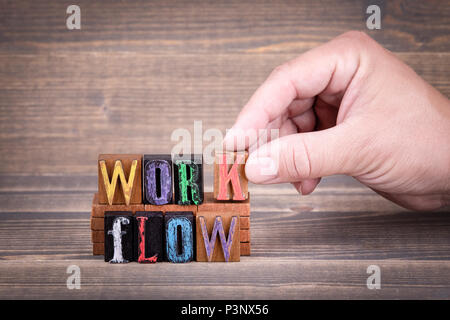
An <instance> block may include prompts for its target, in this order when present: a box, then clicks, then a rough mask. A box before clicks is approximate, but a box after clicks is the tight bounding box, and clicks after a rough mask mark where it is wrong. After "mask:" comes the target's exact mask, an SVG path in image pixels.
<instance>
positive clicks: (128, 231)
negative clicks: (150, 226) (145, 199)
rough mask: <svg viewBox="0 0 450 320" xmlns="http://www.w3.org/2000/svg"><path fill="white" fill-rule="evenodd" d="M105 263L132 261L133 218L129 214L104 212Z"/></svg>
mask: <svg viewBox="0 0 450 320" xmlns="http://www.w3.org/2000/svg"><path fill="white" fill-rule="evenodd" d="M104 221H105V226H104V230H105V261H106V262H110V263H127V262H130V261H133V256H134V254H133V253H134V252H133V230H134V218H133V216H132V214H131V212H114V211H107V212H105V218H104Z"/></svg>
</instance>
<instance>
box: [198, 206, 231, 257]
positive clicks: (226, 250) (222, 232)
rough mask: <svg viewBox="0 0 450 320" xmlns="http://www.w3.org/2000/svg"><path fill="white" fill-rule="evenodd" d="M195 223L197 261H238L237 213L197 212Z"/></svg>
mask: <svg viewBox="0 0 450 320" xmlns="http://www.w3.org/2000/svg"><path fill="white" fill-rule="evenodd" d="M196 225H197V226H196V232H197V261H205V262H206V261H208V262H212V261H226V262H230V261H240V226H239V215H236V214H234V213H231V212H230V213H217V212H198V213H197V223H196ZM226 230H227V232H226ZM217 234H219V236H217ZM219 247H221V249H219Z"/></svg>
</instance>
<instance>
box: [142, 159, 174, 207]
mask: <svg viewBox="0 0 450 320" xmlns="http://www.w3.org/2000/svg"><path fill="white" fill-rule="evenodd" d="M142 183H143V187H142V192H143V199H144V203H148V204H154V205H163V204H167V203H172V156H171V155H170V154H166V155H149V154H145V155H144V158H143V166H142Z"/></svg>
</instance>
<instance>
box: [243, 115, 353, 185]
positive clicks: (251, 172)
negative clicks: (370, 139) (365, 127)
mask: <svg viewBox="0 0 450 320" xmlns="http://www.w3.org/2000/svg"><path fill="white" fill-rule="evenodd" d="M352 132H353V133H352ZM354 132H358V131H355V130H351V129H350V128H349V125H347V124H346V123H341V124H339V125H337V126H335V127H332V128H329V129H326V130H322V131H316V132H307V133H298V134H292V135H289V136H284V137H281V138H279V139H276V140H273V141H271V142H269V143H266V144H264V145H263V146H261V147H260V148H258V149H256V150H255V151H254V152H252V153H251V154H250V155H249V158H248V161H247V164H246V167H245V173H246V176H247V178H248V179H249V180H250V181H251V182H253V183H262V184H271V183H284V182H297V181H301V180H309V179H316V178H320V177H324V176H330V175H334V174H347V175H353V173H354V172H357V171H358V170H359V167H360V166H361V165H362V163H361V161H360V159H362V157H361V147H360V146H361V145H362V143H361V139H360V138H358V136H357V135H355V134H354Z"/></svg>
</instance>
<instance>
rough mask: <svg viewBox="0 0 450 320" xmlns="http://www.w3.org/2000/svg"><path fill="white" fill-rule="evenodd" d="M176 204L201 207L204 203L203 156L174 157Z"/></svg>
mask: <svg viewBox="0 0 450 320" xmlns="http://www.w3.org/2000/svg"><path fill="white" fill-rule="evenodd" d="M173 164H174V189H175V203H176V204H178V205H190V204H195V205H199V204H201V203H202V202H203V155H201V154H196V155H188V156H176V155H175V156H174V158H173Z"/></svg>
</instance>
